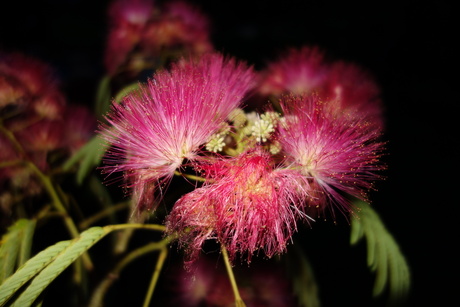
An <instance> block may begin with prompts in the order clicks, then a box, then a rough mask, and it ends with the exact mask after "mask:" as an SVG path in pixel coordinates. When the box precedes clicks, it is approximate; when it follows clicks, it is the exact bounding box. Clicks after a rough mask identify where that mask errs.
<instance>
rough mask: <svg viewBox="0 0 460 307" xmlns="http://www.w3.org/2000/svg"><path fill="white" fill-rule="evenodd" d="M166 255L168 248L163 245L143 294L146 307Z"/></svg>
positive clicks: (144, 306)
mask: <svg viewBox="0 0 460 307" xmlns="http://www.w3.org/2000/svg"><path fill="white" fill-rule="evenodd" d="M167 255H168V249H167V248H166V246H164V247H163V248H162V249H161V251H160V254H159V255H158V259H157V264H156V266H155V271H153V275H152V280H151V281H150V285H149V288H148V290H147V295H146V296H145V300H144V305H143V307H148V306H149V305H150V301H151V300H152V296H153V291H154V290H155V286H156V284H157V281H158V278H159V277H160V272H161V269H162V268H163V264H164V262H165V260H166V256H167Z"/></svg>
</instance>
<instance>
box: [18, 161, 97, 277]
mask: <svg viewBox="0 0 460 307" xmlns="http://www.w3.org/2000/svg"><path fill="white" fill-rule="evenodd" d="M27 166H28V167H29V168H30V169H31V170H32V171H33V172H34V173H35V175H36V176H37V177H38V179H40V181H41V182H42V184H43V186H44V188H45V190H46V191H47V192H48V195H49V196H50V198H51V201H52V204H53V207H54V208H55V209H56V210H57V211H58V212H59V213H61V214H62V216H63V219H64V224H65V225H66V227H67V230H68V231H69V233H70V235H71V236H72V238H78V237H79V236H80V232H79V231H78V229H77V226H76V225H75V223H74V221H73V220H72V218H71V217H70V216H69V215H68V214H67V210H66V209H65V207H64V204H63V203H62V201H61V198H60V197H59V195H58V193H57V191H56V189H55V187H54V185H53V182H52V181H51V179H50V178H49V177H48V176H46V175H45V174H43V173H42V171H40V170H39V169H38V167H37V166H36V165H35V164H34V163H32V162H30V161H27ZM82 259H83V263H84V265H85V268H86V269H87V270H92V269H93V263H92V261H91V258H90V257H89V255H88V253H84V254H83V255H82Z"/></svg>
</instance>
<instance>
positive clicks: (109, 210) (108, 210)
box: [79, 202, 129, 229]
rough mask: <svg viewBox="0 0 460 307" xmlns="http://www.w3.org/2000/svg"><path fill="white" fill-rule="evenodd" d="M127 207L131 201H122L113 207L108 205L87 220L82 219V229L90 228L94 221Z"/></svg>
mask: <svg viewBox="0 0 460 307" xmlns="http://www.w3.org/2000/svg"><path fill="white" fill-rule="evenodd" d="M126 208H129V202H122V203H119V204H117V205H113V206H111V207H108V208H106V209H104V210H102V211H99V212H98V213H97V214H95V215H92V216H90V217H88V218H86V219H85V220H83V221H81V222H80V225H79V226H80V229H86V228H88V227H89V226H90V225H92V224H93V223H95V222H97V221H98V220H100V219H103V218H104V217H106V216H108V215H110V214H112V213H113V212H116V211H118V210H123V209H126Z"/></svg>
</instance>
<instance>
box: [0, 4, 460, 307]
mask: <svg viewBox="0 0 460 307" xmlns="http://www.w3.org/2000/svg"><path fill="white" fill-rule="evenodd" d="M191 2H194V3H197V5H199V7H200V8H201V9H202V11H203V12H204V13H206V14H208V15H209V17H210V19H211V21H212V23H213V26H214V27H213V29H214V32H213V41H214V43H215V46H216V47H217V49H218V50H221V51H224V52H225V53H228V54H232V55H234V56H236V57H238V58H240V59H244V60H246V61H248V62H249V63H252V64H254V65H255V66H256V67H261V66H262V65H263V64H264V63H265V61H266V60H268V59H271V58H273V57H275V56H276V55H277V52H279V51H282V50H284V49H285V48H286V47H291V46H293V47H296V46H297V47H298V46H302V45H317V46H320V47H322V48H323V49H324V50H325V51H326V52H328V55H330V56H332V57H334V58H337V59H343V60H346V61H352V62H355V63H357V64H359V65H360V66H362V67H364V68H366V69H367V70H369V71H370V72H371V73H372V74H373V75H374V76H375V77H376V79H377V80H378V82H379V84H380V85H381V88H382V94H383V99H384V102H385V107H386V110H387V114H386V115H387V131H386V134H385V139H387V140H388V141H389V143H388V153H389V155H388V156H387V157H386V160H387V163H388V164H389V169H388V171H386V173H385V175H386V176H387V179H386V180H385V181H384V182H380V183H378V185H377V187H378V188H379V191H378V192H377V193H374V194H373V200H374V208H375V210H376V211H378V212H379V213H380V214H381V217H382V219H383V220H384V222H385V224H386V226H387V227H388V229H389V230H390V232H391V233H392V234H393V235H394V237H395V238H396V240H397V241H398V242H399V244H400V247H401V250H402V251H403V253H404V254H405V255H406V257H407V260H408V262H409V265H410V267H411V272H412V277H413V290H412V294H411V297H410V299H409V302H408V304H407V306H416V305H418V303H420V302H423V303H425V304H426V306H429V305H432V306H444V305H448V303H449V302H451V301H452V300H453V298H454V293H455V291H458V290H457V289H455V288H454V287H453V286H454V282H455V281H457V280H458V273H457V269H456V268H457V266H458V264H457V263H456V262H455V261H456V260H457V259H458V254H456V253H457V252H456V251H455V250H454V248H455V246H456V245H457V244H458V239H457V236H456V233H454V225H455V223H456V221H454V220H456V219H458V218H457V216H456V209H457V207H458V205H459V201H458V199H457V198H455V199H454V198H453V194H454V193H455V192H456V190H455V189H457V185H455V184H456V183H458V179H457V178H458V177H456V175H457V173H456V166H457V163H456V162H457V161H456V160H457V158H458V151H457V147H458V139H459V137H458V134H457V133H455V134H454V130H453V129H454V128H453V127H454V123H455V122H458V119H457V120H455V119H454V114H455V115H457V114H456V112H457V111H456V109H457V108H455V107H456V106H457V105H458V103H459V99H458V88H459V87H458V83H457V84H454V79H453V78H454V77H457V75H458V70H457V69H456V68H455V67H454V66H455V65H456V64H457V58H455V57H454V54H455V56H456V55H457V54H458V50H454V47H453V46H454V42H455V41H456V40H458V31H456V30H455V31H454V26H457V27H458V25H457V22H454V18H456V16H455V15H454V12H455V10H454V8H453V5H451V4H449V3H450V2H447V1H436V2H434V1H433V2H424V3H423V4H421V2H418V1H408V0H404V1H399V2H395V3H394V4H393V3H390V2H388V1H385V2H381V3H380V2H376V3H373V2H372V1H367V2H366V3H365V4H363V3H358V2H353V1H351V2H350V1H341V2H338V3H335V2H328V1H289V0H285V1H280V2H273V3H272V4H268V1H241V0H234V1H211V0H208V1H191ZM107 3H108V1H107V0H104V1H91V0H60V1H58V0H56V1H51V0H47V1H35V2H29V1H14V2H13V1H10V2H5V1H3V2H2V4H1V6H0V50H15V51H22V52H25V53H28V54H30V55H34V56H36V57H38V58H41V59H43V60H45V61H47V62H49V63H50V64H51V65H53V66H54V67H56V69H57V70H58V72H59V74H60V77H61V79H62V80H63V86H64V90H65V91H66V93H67V95H68V97H69V99H70V100H72V101H74V102H78V103H84V104H90V103H91V101H92V99H93V97H94V91H95V87H96V85H97V81H98V79H99V78H100V77H101V76H102V74H103V67H102V56H103V54H102V51H103V48H104V43H105V31H106V15H105V8H106V6H107ZM454 33H455V35H454ZM456 126H457V125H455V127H456ZM454 216H455V219H454ZM322 227H325V226H319V227H318V228H319V229H321V228H322ZM340 227H341V226H338V227H337V228H338V229H339V228H340ZM313 228H315V227H313ZM326 228H327V227H326ZM307 231H308V230H307ZM312 231H317V230H312ZM332 233H334V231H332ZM335 236H339V237H340V235H336V234H331V235H330V236H329V235H326V236H325V237H321V240H327V239H330V240H331V241H330V243H327V242H326V243H325V241H322V245H321V246H322V248H326V247H327V248H329V249H330V254H329V256H327V257H325V258H324V262H322V263H318V264H317V266H318V271H317V272H316V274H317V278H318V280H319V286H320V289H321V291H322V292H321V293H322V294H321V295H322V296H323V300H324V306H338V305H339V304H340V305H346V306H351V305H354V306H369V303H368V301H366V299H357V300H356V298H357V297H359V296H360V295H361V294H360V292H359V290H356V287H353V286H352V285H361V284H362V285H363V287H368V288H370V286H371V285H367V284H364V282H363V280H365V281H366V283H367V282H369V280H372V279H366V278H364V279H363V278H361V277H359V276H361V275H358V274H356V275H355V274H354V272H353V265H355V262H358V261H359V262H361V261H364V256H363V255H362V251H363V250H364V249H362V248H361V249H360V248H359V247H357V250H358V251H355V252H353V251H352V252H350V251H347V252H342V251H341V249H340V247H341V246H340V244H343V243H340V244H338V245H337V243H336V242H335V241H334V240H333V239H334V238H335ZM454 238H455V239H454ZM306 240H308V239H306ZM311 240H312V241H311V242H305V244H306V246H309V244H311V246H312V248H314V247H315V246H317V245H315V244H318V242H319V241H320V240H319V239H314V238H313V239H311ZM345 245H346V244H345ZM325 246H326V247H325ZM313 252H314V251H313ZM342 253H343V254H342ZM314 259H315V258H314V257H313V260H314ZM318 260H320V259H318ZM315 265H316V264H315ZM360 278H361V279H360ZM457 284H458V283H457ZM366 291H368V289H367V288H366ZM449 305H450V304H449Z"/></svg>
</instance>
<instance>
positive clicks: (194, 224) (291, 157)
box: [102, 49, 384, 262]
mask: <svg viewBox="0 0 460 307" xmlns="http://www.w3.org/2000/svg"><path fill="white" fill-rule="evenodd" d="M303 50H307V49H303ZM295 55H296V56H298V54H295ZM318 59H319V56H318V55H317V54H316V55H315V62H318V61H319V60H318ZM291 60H292V59H291ZM301 64H305V63H301ZM317 64H318V63H317ZM318 69H319V70H320V71H322V72H323V73H318V72H317V70H318ZM302 72H303V73H304V74H302ZM283 73H284V74H285V75H286V76H287V77H286V79H288V80H289V82H290V83H293V82H297V83H298V84H303V83H304V82H306V80H310V79H312V80H313V79H314V80H316V81H315V82H316V83H315V84H316V85H315V87H316V88H318V89H320V88H321V85H322V84H329V83H327V82H326V81H324V80H326V79H325V78H327V71H326V69H324V68H321V69H320V68H318V67H315V69H313V68H312V69H304V70H301V71H300V72H299V71H295V73H293V72H291V71H290V70H289V69H288V70H286V71H284V72H283ZM317 73H318V74H320V76H316V74H317ZM328 73H331V72H328ZM261 75H263V73H261V72H254V71H253V70H252V69H251V68H248V67H247V66H246V65H245V64H242V63H237V60H235V59H233V58H226V57H224V56H223V55H222V54H220V53H207V54H205V55H203V56H201V57H198V59H187V58H183V59H181V60H179V61H178V62H177V63H175V64H173V65H172V67H171V68H170V69H169V70H166V69H165V70H160V71H159V72H157V73H156V74H155V75H154V76H153V78H152V79H151V80H150V81H148V83H147V84H146V85H141V87H140V90H139V91H137V92H133V93H132V94H129V95H127V96H126V97H125V98H124V99H123V100H122V102H121V103H120V104H114V105H113V107H112V111H111V112H110V113H109V115H108V117H107V121H108V122H109V124H110V125H107V126H103V129H102V130H103V133H102V134H103V137H104V138H105V139H106V140H107V141H108V142H109V143H110V144H112V147H111V148H110V149H109V151H108V154H107V155H106V159H105V161H106V165H105V166H104V169H105V171H106V172H109V173H112V172H116V171H123V172H124V174H125V178H126V180H127V184H126V186H128V187H130V188H132V189H133V196H134V199H135V202H136V205H137V210H142V209H152V208H153V209H154V208H156V207H157V203H158V198H157V197H156V195H157V193H161V194H163V193H165V191H167V190H166V189H165V187H167V185H168V183H169V182H170V180H171V179H172V177H173V176H174V174H178V175H182V176H186V175H187V174H183V172H182V170H185V169H186V168H188V169H193V170H194V172H195V173H194V174H193V175H196V174H198V175H199V176H200V178H201V179H200V180H199V181H202V182H203V184H202V185H201V186H200V187H197V188H196V189H195V190H193V191H192V192H190V193H188V194H185V195H183V196H182V197H181V198H180V199H179V200H178V201H177V202H176V203H175V205H174V206H173V208H172V210H171V212H170V214H169V215H168V216H167V217H166V226H167V233H169V234H178V237H179V239H178V240H179V242H180V244H181V246H184V247H186V250H187V251H188V255H189V259H190V261H193V260H194V259H196V258H197V255H198V254H199V253H198V252H199V251H200V250H201V248H202V246H203V244H204V242H205V241H206V240H208V239H215V240H217V241H218V242H220V243H221V244H222V245H223V246H225V248H226V249H227V250H228V252H229V255H230V259H232V260H234V259H235V257H236V256H237V255H246V256H247V261H248V262H250V261H251V257H252V255H253V254H254V253H256V252H259V251H262V252H263V253H264V254H265V255H266V256H268V257H271V256H273V255H276V254H280V253H283V252H284V251H285V250H286V244H287V243H288V242H289V241H290V240H291V239H292V235H293V233H294V232H295V231H296V230H297V226H296V223H297V221H299V220H303V221H310V220H313V218H312V216H313V215H315V216H316V215H321V214H323V213H324V212H325V211H326V210H329V211H331V212H332V214H333V215H335V210H334V208H338V209H339V211H340V212H342V213H344V214H345V215H346V216H348V214H349V213H350V212H353V208H352V207H351V205H350V198H351V197H357V198H360V199H367V198H366V195H367V192H368V191H369V190H370V189H372V187H373V182H374V181H375V180H376V179H379V178H380V177H379V174H378V171H379V170H381V169H383V168H384V166H383V164H382V163H381V162H380V159H379V158H380V156H381V154H382V150H383V145H384V144H383V142H381V141H380V140H379V137H380V134H381V127H380V125H375V123H374V122H373V121H372V118H371V117H370V115H369V116H367V115H368V113H367V110H368V109H367V108H365V107H364V106H363V109H364V111H362V112H361V109H359V108H356V109H353V111H350V108H349V107H348V105H347V104H346V103H342V98H341V97H337V96H334V97H333V98H330V99H328V98H327V96H325V95H322V94H320V93H322V92H323V91H319V90H318V91H315V92H309V91H308V90H305V91H304V92H302V91H300V92H296V91H291V92H289V93H290V94H285V93H283V94H279V96H278V97H277V105H278V106H279V110H276V109H274V108H273V107H269V106H266V107H265V108H264V109H265V111H264V112H262V113H261V112H260V111H259V112H255V111H253V112H248V113H245V112H244V108H242V107H243V106H242V100H243V99H244V98H246V100H245V103H248V104H250V101H251V97H252V96H255V95H253V94H254V93H256V91H257V89H260V88H262V84H263V83H261V82H264V81H263V80H264V79H263V77H261ZM296 77H297V78H299V79H300V81H298V80H297V81H294V80H295V78H296ZM323 78H324V80H323ZM260 80H262V81H260ZM257 82H259V83H257ZM289 82H288V83H287V84H284V86H285V87H286V88H289V85H288V84H289ZM334 82H336V81H335V79H334ZM358 84H359V83H358ZM324 86H325V87H326V85H324ZM337 86H342V83H340V82H338V81H337ZM346 86H348V85H347V84H345V83H343V87H344V88H346ZM306 88H308V86H306ZM346 90H347V91H349V92H351V91H352V89H350V88H346ZM324 91H326V89H324ZM251 94H252V95H251ZM349 96H353V93H350V94H349ZM359 103H360V104H361V105H365V104H364V101H360V102H359ZM367 103H368V105H369V109H372V108H374V106H373V105H372V104H373V103H374V101H373V100H371V99H370V100H368V101H367ZM334 218H335V217H334Z"/></svg>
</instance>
